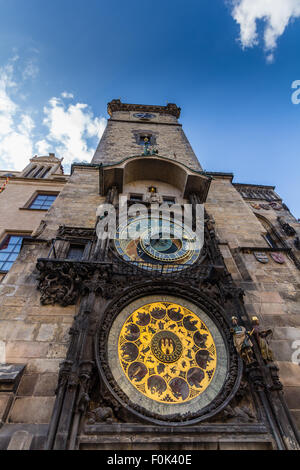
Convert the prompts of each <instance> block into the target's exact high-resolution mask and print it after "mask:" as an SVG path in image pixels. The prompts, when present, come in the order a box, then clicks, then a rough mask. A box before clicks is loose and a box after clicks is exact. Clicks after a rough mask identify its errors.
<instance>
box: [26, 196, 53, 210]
mask: <svg viewBox="0 0 300 470" xmlns="http://www.w3.org/2000/svg"><path fill="white" fill-rule="evenodd" d="M56 197H57V196H56V195H53V194H38V195H37V196H36V198H35V199H34V200H33V202H32V203H31V204H30V206H29V209H36V210H37V209H40V210H45V211H47V210H49V209H50V207H51V206H52V204H53V202H54V201H55V199H56Z"/></svg>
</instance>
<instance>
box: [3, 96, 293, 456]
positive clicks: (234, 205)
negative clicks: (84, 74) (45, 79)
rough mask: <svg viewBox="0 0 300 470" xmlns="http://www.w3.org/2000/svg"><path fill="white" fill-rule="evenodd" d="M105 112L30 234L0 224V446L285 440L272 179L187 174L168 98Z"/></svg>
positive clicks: (288, 424)
mask: <svg viewBox="0 0 300 470" xmlns="http://www.w3.org/2000/svg"><path fill="white" fill-rule="evenodd" d="M108 113H109V115H110V119H109V120H108V124H107V128H106V130H105V132H104V134H103V136H102V139H101V141H100V143H99V146H98V148H97V150H96V152H95V155H94V157H93V160H92V162H91V163H90V164H86V163H77V164H76V163H75V164H73V165H72V169H71V175H70V176H66V177H65V176H62V175H61V176H60V183H59V184H62V185H63V186H62V187H60V190H59V191H58V192H57V197H56V199H55V202H54V203H53V204H52V205H51V207H47V210H45V214H44V215H43V219H42V220H40V219H37V218H35V219H34V223H33V225H32V231H31V233H28V232H29V230H28V227H27V232H26V237H25V236H22V234H21V228H18V231H17V230H16V229H15V230H13V227H12V226H9V227H8V226H7V227H6V228H5V229H4V230H3V234H0V236H1V237H2V238H1V239H0V243H1V245H0V256H2V258H3V259H4V257H5V256H7V257H8V256H11V254H14V253H15V251H16V250H15V248H14V246H15V245H17V244H19V245H20V246H19V245H18V246H19V248H18V249H19V251H20V255H19V257H18V258H17V259H16V260H15V261H14V264H13V265H12V267H11V268H10V269H9V270H7V271H5V270H3V272H2V275H3V279H2V283H1V285H0V295H1V297H2V307H1V310H0V321H1V337H0V340H1V343H0V345H1V348H2V355H1V357H2V362H3V364H1V366H0V367H1V369H0V384H1V388H0V404H1V408H0V410H1V413H2V415H1V416H2V418H1V419H2V427H1V428H0V446H1V448H7V447H9V448H31V449H39V448H44V449H97V450H101V449H110V450H123V449H130V450H140V449H150V450H155V449H174V450H189V449H198V450H200V449H299V430H298V427H299V418H300V403H299V396H300V373H299V365H298V364H297V357H299V356H300V354H299V355H297V350H296V347H297V344H298V343H299V339H300V320H299V318H300V307H299V294H298V291H299V289H298V288H299V268H300V261H299V253H300V251H299V249H300V245H299V235H300V229H299V223H298V222H297V221H296V219H295V218H294V217H293V216H292V214H291V213H290V212H289V210H288V208H287V207H286V206H285V205H284V204H283V202H282V200H281V198H280V196H278V194H277V193H276V192H275V188H274V187H271V186H263V185H251V184H248V185H246V184H238V183H233V174H228V173H221V172H220V173H209V172H204V171H203V170H202V168H201V166H200V164H199V162H198V160H197V158H196V156H195V154H194V152H193V150H192V148H191V145H190V144H189V142H188V140H187V139H186V137H185V134H184V132H183V130H182V127H181V124H180V123H179V122H178V119H179V116H180V108H178V107H177V106H176V105H175V104H168V105H166V106H152V105H135V104H125V103H122V102H121V101H120V100H113V101H111V102H110V103H109V104H108ZM26 172H27V173H26ZM26 172H25V173H21V174H15V175H13V177H12V179H11V180H10V181H9V183H8V185H7V189H5V191H4V193H3V194H4V195H5V194H6V196H5V197H8V195H9V194H13V185H15V186H16V187H18V185H20V184H23V185H25V186H26V187H30V185H33V184H36V181H33V179H32V178H31V176H32V174H31V172H30V168H29V169H28V170H26ZM49 177H50V174H49ZM0 178H1V179H3V181H5V178H6V176H5V174H3V175H2V174H1V172H0ZM26 178H27V179H26ZM51 178H52V179H51ZM51 178H49V179H47V178H46V179H45V182H44V183H43V184H44V186H45V187H44V190H43V191H42V194H41V195H43V197H44V199H43V198H40V199H39V203H40V205H41V207H42V204H44V202H43V201H46V202H45V204H46V203H47V201H48V200H47V199H45V198H47V194H46V192H47V190H46V186H47V185H48V186H49V187H50V186H51V185H52V186H53V184H54V183H55V181H56V179H55V178H58V176H57V177H55V176H51ZM62 178H64V181H63V182H62ZM55 184H56V183H55ZM57 184H58V182H57ZM52 186H51V187H52ZM8 191H11V193H9V192H8ZM38 191H40V190H38ZM121 196H122V200H123V209H124V201H126V202H125V206H126V209H128V217H127V220H126V223H125V222H124V221H123V220H121V218H117V220H116V227H117V232H116V235H115V236H114V237H112V238H111V239H109V238H103V239H101V238H99V227H100V226H101V227H102V228H103V227H105V224H106V219H105V213H104V214H102V213H101V212H99V207H101V204H103V203H105V204H106V206H105V207H106V210H109V209H107V208H108V207H112V208H114V209H115V210H116V213H117V215H118V209H119V208H120V201H121V199H120V197H121ZM0 198H1V194H0ZM35 200H36V199H33V202H32V201H31V200H30V201H31V202H30V201H29V202H28V204H27V209H26V210H28V211H29V210H33V209H35V207H36V206H37V203H35V202H34V201H35ZM11 203H12V202H11ZM153 204H154V205H155V206H157V207H158V206H159V205H160V204H163V206H164V208H165V209H166V208H167V209H168V210H169V212H170V217H169V218H166V215H165V213H164V212H162V211H160V212H159V211H158V213H155V215H154V218H153V219H152V220H151V219H150V215H151V208H153ZM187 204H189V205H190V207H191V213H192V218H193V221H192V222H193V223H192V224H191V226H189V227H184V229H183V231H182V223H183V221H180V219H178V218H176V217H175V209H176V210H178V208H179V209H181V208H182V207H183V206H184V205H187ZM107 205H110V206H107ZM203 205H204V225H203V232H204V240H203V246H201V245H199V244H197V243H195V240H196V238H197V235H195V233H194V228H195V223H196V215H197V208H198V207H199V206H201V207H202V206H203ZM23 209H24V208H23ZM39 210H43V209H39ZM153 220H154V222H155V224H154V225H152V224H153ZM165 220H167V221H168V222H170V221H171V222H170V224H171V235H169V236H167V235H166V234H165V225H164V223H165ZM137 225H138V226H139V227H143V230H139V231H133V232H130V230H131V229H132V228H136V227H137ZM153 226H154V227H155V229H154V231H153V232H152V231H150V229H151V228H152V227H153ZM128 229H129V231H127V230H128ZM13 233H15V234H16V233H17V234H18V236H17V237H14V236H13ZM129 233H134V235H133V236H129ZM8 237H9V238H8ZM16 238H18V240H19V239H21V241H18V240H16ZM14 250H15V251H14ZM3 266H4V264H3ZM8 271H9V272H8ZM297 341H298V343H297Z"/></svg>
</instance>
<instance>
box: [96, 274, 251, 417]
mask: <svg viewBox="0 0 300 470" xmlns="http://www.w3.org/2000/svg"><path fill="white" fill-rule="evenodd" d="M164 289H165V290H166V291H167V292H169V293H165V294H163V293H162V286H161V285H160V284H158V283H151V284H149V285H138V286H133V287H132V289H131V290H130V293H128V294H127V295H126V296H124V298H122V297H121V298H119V299H118V300H117V301H116V302H114V303H113V304H112V305H110V307H109V308H108V310H107V311H106V312H105V314H104V316H103V321H102V323H101V325H100V329H99V331H98V333H97V341H96V344H97V353H96V358H97V365H98V369H99V372H100V374H101V377H102V380H103V381H104V384H105V385H106V387H107V389H108V391H109V392H110V394H111V395H112V396H113V397H114V399H116V400H118V401H119V403H120V405H121V406H123V407H125V408H126V409H127V410H128V411H130V412H131V413H133V415H135V416H136V417H138V419H146V420H148V421H150V422H151V423H154V424H165V423H168V424H170V425H176V426H181V425H182V426H183V425H186V424H187V423H189V424H195V423H198V422H200V421H203V420H204V419H208V418H210V417H211V416H213V415H215V414H216V413H218V412H219V411H221V410H222V409H223V408H224V407H225V406H227V404H228V403H229V402H230V401H231V400H232V398H233V396H234V394H235V393H236V391H237V390H238V387H239V383H240V380H241V376H242V362H241V360H240V359H239V357H238V355H237V353H236V350H235V348H234V345H233V343H232V335H231V333H230V325H229V324H228V322H227V317H226V316H225V314H223V312H222V310H221V307H219V308H218V306H217V304H216V303H215V302H214V301H212V300H211V299H209V298H208V297H207V296H206V295H205V294H202V293H201V291H196V290H195V289H189V290H188V292H187V290H186V288H182V287H181V286H180V285H178V284H173V283H172V284H170V283H169V284H165V286H164ZM174 289H176V291H177V292H178V295H177V296H175V295H172V294H171V292H173V291H174ZM141 294H143V295H141ZM179 295H180V297H179ZM130 299H131V300H130ZM171 361H173V362H171Z"/></svg>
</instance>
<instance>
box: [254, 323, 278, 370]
mask: <svg viewBox="0 0 300 470" xmlns="http://www.w3.org/2000/svg"><path fill="white" fill-rule="evenodd" d="M252 325H253V330H252V332H253V336H254V337H255V338H256V341H257V344H258V346H259V349H260V352H261V355H262V358H263V360H264V361H265V362H273V360H274V358H273V352H272V349H271V348H270V346H269V341H270V339H271V338H272V336H273V332H272V330H270V329H269V330H263V329H261V328H260V326H259V320H258V318H257V317H252Z"/></svg>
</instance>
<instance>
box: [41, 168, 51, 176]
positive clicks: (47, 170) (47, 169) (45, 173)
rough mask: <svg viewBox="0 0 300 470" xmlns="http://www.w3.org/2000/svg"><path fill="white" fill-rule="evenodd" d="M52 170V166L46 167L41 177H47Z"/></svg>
mask: <svg viewBox="0 0 300 470" xmlns="http://www.w3.org/2000/svg"><path fill="white" fill-rule="evenodd" d="M50 170H51V166H50V167H49V168H46V170H45V171H44V173H43V174H42V175H41V178H47V176H48V174H49V172H50Z"/></svg>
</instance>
